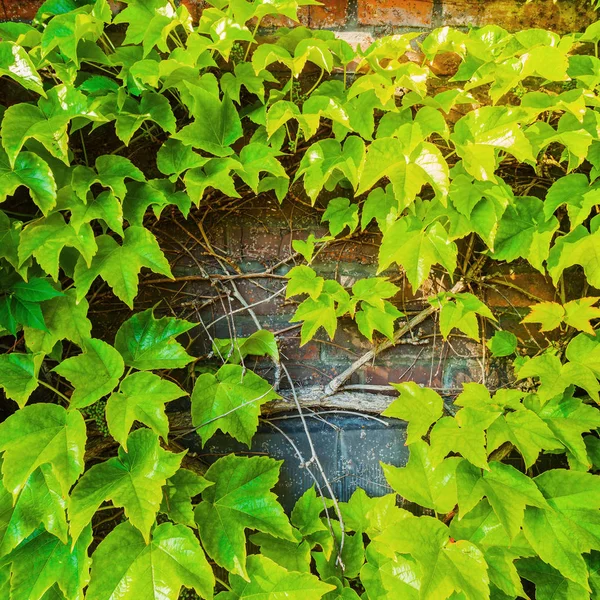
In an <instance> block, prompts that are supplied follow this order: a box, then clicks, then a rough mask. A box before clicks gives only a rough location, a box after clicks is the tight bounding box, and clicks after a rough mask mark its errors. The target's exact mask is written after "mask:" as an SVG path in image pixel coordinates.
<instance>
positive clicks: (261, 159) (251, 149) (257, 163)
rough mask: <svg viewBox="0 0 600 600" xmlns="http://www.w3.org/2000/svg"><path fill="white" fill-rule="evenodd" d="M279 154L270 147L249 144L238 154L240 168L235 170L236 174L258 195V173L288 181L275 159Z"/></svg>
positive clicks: (283, 170)
mask: <svg viewBox="0 0 600 600" xmlns="http://www.w3.org/2000/svg"><path fill="white" fill-rule="evenodd" d="M281 154H282V153H281V152H278V151H277V150H275V149H273V148H271V147H270V146H267V145H265V144H259V143H256V142H251V143H249V144H247V145H245V146H244V147H243V148H242V151H241V152H240V163H241V165H242V168H238V169H236V173H237V174H238V175H239V176H240V178H241V179H242V181H243V182H244V183H245V184H246V185H248V186H249V187H250V189H251V190H252V191H253V192H255V193H258V190H259V184H260V180H259V175H260V173H268V174H269V175H271V176H273V177H277V178H279V179H283V180H286V179H288V174H287V173H286V171H285V169H284V168H283V165H282V164H281V163H280V162H279V161H278V160H277V158H276V157H277V156H281Z"/></svg>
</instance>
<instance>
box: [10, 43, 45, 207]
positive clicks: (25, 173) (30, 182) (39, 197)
mask: <svg viewBox="0 0 600 600" xmlns="http://www.w3.org/2000/svg"><path fill="white" fill-rule="evenodd" d="M1 46H2V42H0V47H1ZM0 52H1V48H0ZM0 59H1V57H0ZM22 185H24V186H25V187H27V188H29V192H30V194H31V198H32V200H33V201H34V202H35V203H36V204H37V205H38V206H39V208H40V210H41V211H42V212H43V213H44V214H45V215H47V214H48V212H49V211H50V210H51V209H52V208H53V207H54V205H55V204H56V182H55V180H54V175H53V173H52V169H51V168H50V167H49V166H48V163H47V162H46V161H44V160H43V159H42V158H40V157H39V156H38V155H37V154H33V152H20V153H19V154H18V155H17V157H16V160H15V163H14V166H12V167H11V165H10V161H9V159H8V155H7V154H6V152H5V151H4V150H2V149H1V148H0V202H3V201H4V200H6V198H7V197H9V196H12V195H13V194H14V193H15V192H16V190H17V189H18V188H19V187H20V186H22Z"/></svg>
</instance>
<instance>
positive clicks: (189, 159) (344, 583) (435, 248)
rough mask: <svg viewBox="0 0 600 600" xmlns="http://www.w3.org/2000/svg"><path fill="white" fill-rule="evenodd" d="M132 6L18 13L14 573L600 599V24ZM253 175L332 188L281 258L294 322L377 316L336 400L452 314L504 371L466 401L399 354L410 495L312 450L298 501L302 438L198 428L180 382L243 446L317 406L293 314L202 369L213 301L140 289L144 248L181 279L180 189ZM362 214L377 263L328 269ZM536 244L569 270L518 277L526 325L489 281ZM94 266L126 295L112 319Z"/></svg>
mask: <svg viewBox="0 0 600 600" xmlns="http://www.w3.org/2000/svg"><path fill="white" fill-rule="evenodd" d="M122 4H123V5H124V6H123V7H122V10H121V11H120V12H117V13H114V12H113V10H112V8H111V5H109V3H108V2H107V0H77V1H74V0H67V1H65V0H48V1H46V2H45V3H44V4H43V5H42V6H41V8H40V9H39V11H38V14H37V16H36V18H35V20H34V21H33V22H32V23H31V24H27V23H16V22H4V23H0V78H1V79H0V81H1V85H0V202H1V203H2V210H1V211H0V338H1V340H0V341H1V342H2V354H1V355H0V388H1V389H2V393H3V396H4V399H3V406H2V409H3V411H4V412H3V417H4V418H3V421H2V422H1V423H0V465H1V469H0V473H1V480H0V597H1V598H6V599H8V600H42V599H43V600H50V599H56V600H82V599H83V598H88V599H89V600H117V599H119V600H133V599H135V600H140V599H141V600H146V599H148V600H150V599H156V598H159V597H160V598H163V599H169V600H176V599H177V598H196V597H199V598H205V599H212V598H213V597H216V598H218V599H220V600H238V599H244V598H248V599H250V598H264V599H271V600H275V599H276V598H283V597H285V598H294V599H300V598H301V599H302V600H313V599H314V600H318V599H321V598H322V599H326V600H335V599H339V600H352V599H359V598H360V599H362V600H386V599H389V600H396V599H398V598H403V599H404V598H406V599H408V600H413V599H414V600H446V599H451V600H488V599H493V600H504V599H517V598H532V597H535V598H537V599H538V600H546V599H548V600H549V599H551V598H554V599H557V598H561V599H565V600H583V599H588V598H598V597H600V526H599V523H600V512H599V511H600V477H599V475H598V472H599V471H600V438H599V436H598V432H599V431H600V412H599V411H598V399H599V392H600V383H599V380H600V335H598V325H599V323H600V321H599V319H600V309H599V308H598V307H597V306H596V305H597V301H598V298H597V295H596V293H595V291H596V290H597V289H598V288H600V217H599V216H598V206H600V187H599V185H600V184H599V183H598V178H599V176H600V96H599V89H600V60H599V59H598V43H599V42H600V23H596V24H593V25H591V26H590V27H589V28H587V29H586V30H585V31H584V32H573V33H571V34H568V35H565V36H562V37H561V36H559V35H557V34H555V33H553V32H550V31H545V30H541V29H531V30H524V31H519V32H515V33H509V32H508V31H506V30H504V29H502V28H500V27H498V26H495V25H490V26H486V27H483V28H472V29H470V30H469V31H462V30H458V29H452V28H447V27H445V28H441V29H437V30H435V31H432V32H431V33H429V34H428V35H426V36H425V37H424V38H422V39H418V38H417V35H416V34H412V33H410V34H401V35H400V34H398V35H392V36H388V37H382V38H380V39H378V40H377V41H375V42H373V43H372V44H371V45H370V46H369V47H368V48H365V49H362V48H353V47H351V46H350V45H349V44H348V43H347V42H345V41H344V40H341V39H338V38H336V36H335V35H334V34H333V33H332V32H329V31H321V30H315V29H309V28H306V27H301V26H297V27H293V28H288V27H280V28H278V29H277V31H276V32H274V33H272V35H269V36H268V37H263V36H262V35H261V32H262V31H263V28H262V27H263V25H268V24H269V23H273V22H277V21H278V20H279V21H280V20H281V19H287V20H288V21H289V20H292V21H297V19H298V9H299V8H301V7H303V6H306V5H311V4H318V3H317V2H314V1H313V0H253V1H248V0H231V1H229V0H209V2H208V3H207V5H206V7H205V8H204V9H203V10H202V13H201V15H200V18H199V23H197V24H196V23H193V21H192V18H191V16H190V14H189V12H188V10H187V9H186V7H185V6H184V5H183V4H179V3H175V2H173V1H172V0H125V2H123V3H122ZM415 51H418V52H420V53H421V55H422V59H421V60H419V61H414V60H411V57H413V58H414V56H415ZM448 53H450V54H452V55H453V56H454V58H455V59H456V71H455V73H454V74H453V76H452V77H450V78H447V80H446V81H444V86H443V89H441V88H440V87H439V86H436V77H435V75H434V67H435V62H436V59H437V58H438V57H440V56H442V55H447V54H448ZM97 130H100V134H96V133H95V132H96V131H97ZM94 135H101V136H103V138H104V139H106V140H109V142H110V143H109V145H107V146H106V148H104V147H102V146H100V149H98V148H95V147H92V145H91V144H90V143H88V142H89V140H91V139H92V137H93V136H94ZM111 143H112V145H110V144H111ZM139 148H143V149H144V151H145V153H146V154H148V148H152V149H153V150H152V151H151V152H149V154H150V159H151V160H150V164H146V163H143V162H139V163H138V158H137V157H136V156H135V152H136V149H139ZM517 168H518V169H521V170H522V171H521V172H525V173H527V177H526V179H527V184H526V185H522V184H521V183H519V182H517V181H516V180H515V179H513V178H511V177H510V173H511V172H512V171H514V170H515V169H517ZM248 190H250V192H251V193H252V195H254V196H257V195H261V194H271V195H272V196H273V197H274V198H276V199H277V200H278V201H279V202H280V203H289V202H292V201H293V198H294V197H296V196H297V194H300V195H301V196H302V197H303V199H304V200H303V201H304V204H305V205H306V206H307V207H311V206H315V207H317V209H318V210H319V212H320V217H321V228H320V230H317V227H316V226H315V231H312V232H308V233H309V234H308V235H307V236H296V237H297V239H294V240H293V241H292V244H291V245H292V248H293V250H294V253H293V254H291V255H290V258H289V259H288V260H286V261H284V263H282V264H279V265H277V266H285V268H286V269H287V270H286V276H285V279H286V294H285V295H286V301H287V302H289V303H291V304H293V305H294V312H293V314H292V315H291V317H290V322H291V323H292V324H295V326H298V327H300V328H301V334H300V344H301V345H304V344H307V343H309V342H311V341H313V343H314V340H315V339H318V338H316V336H317V335H323V334H325V335H328V336H329V337H330V338H331V339H333V338H334V337H335V335H336V332H337V330H338V323H339V322H340V319H345V320H346V322H347V323H348V322H350V323H353V324H352V327H355V328H356V330H357V332H358V333H359V335H361V336H363V337H364V338H365V340H366V341H365V343H366V344H367V345H370V350H369V351H368V352H367V353H366V354H365V355H364V356H363V357H360V358H359V359H358V360H357V362H356V363H355V364H354V365H353V366H352V367H350V369H349V370H348V371H346V372H344V373H341V374H339V375H338V376H337V377H336V378H334V379H333V380H332V381H331V382H330V383H329V384H328V385H327V386H326V387H325V388H324V389H323V390H321V396H320V398H321V400H327V398H328V397H331V396H333V395H335V393H336V392H337V391H338V390H339V389H340V388H341V387H342V386H343V385H344V383H345V382H346V381H347V379H348V378H349V376H350V375H351V374H352V373H354V372H355V371H356V370H357V369H358V368H360V367H361V366H362V365H364V364H366V363H367V362H369V361H370V360H371V359H373V358H374V357H375V356H376V355H377V354H378V353H379V352H383V351H384V350H385V349H386V348H389V347H390V346H392V345H394V344H395V343H397V342H398V341H400V339H401V338H402V337H403V336H404V335H406V334H408V333H410V332H412V331H413V330H414V328H415V327H416V326H417V325H419V324H420V323H422V322H423V321H425V320H426V319H431V318H432V319H433V320H434V323H435V328H436V329H435V335H437V332H438V330H439V333H440V335H441V337H442V338H443V340H448V343H450V342H451V340H452V339H453V338H455V337H456V336H462V337H466V338H468V339H469V340H471V342H472V343H473V344H480V345H481V348H482V349H483V350H484V357H485V356H486V353H487V356H489V354H491V355H492V357H493V358H495V359H501V360H503V361H504V364H505V366H506V369H507V370H508V371H509V372H510V373H511V378H510V384H507V385H505V386H503V387H501V388H499V389H490V388H489V387H487V386H486V385H484V384H482V383H477V382H471V383H465V384H464V385H463V386H462V388H461V389H460V390H459V392H458V393H457V394H455V395H454V396H455V397H454V398H453V399H452V400H453V401H452V402H450V401H449V398H448V397H446V396H442V395H441V394H440V393H439V391H438V390H435V389H432V388H428V387H422V386H420V385H417V383H415V382H413V381H403V382H397V381H391V382H389V383H390V390H391V391H393V393H394V396H393V397H391V398H390V399H389V402H388V404H389V406H388V407H387V408H386V409H385V411H384V412H383V416H384V417H386V418H390V419H397V420H400V421H402V422H403V423H405V424H406V439H405V440H400V439H399V440H398V444H402V443H404V441H405V442H406V445H407V447H408V451H409V454H410V457H409V459H408V462H407V463H406V464H405V465H402V466H398V465H389V464H382V465H381V469H382V472H383V474H384V476H385V479H386V481H387V483H388V485H389V489H390V490H391V493H389V494H387V495H384V496H381V497H372V498H371V497H368V496H367V494H366V493H365V492H364V491H363V490H361V489H357V490H356V491H355V492H354V494H353V495H352V496H351V497H350V498H349V499H348V500H347V501H346V502H341V501H339V499H336V498H334V497H333V496H332V494H331V488H330V486H328V482H327V481H326V478H325V477H324V475H323V473H322V472H319V471H318V470H316V471H313V470H311V469H312V467H313V466H314V465H316V464H318V453H316V452H315V453H314V454H313V456H312V457H308V458H309V459H308V460H303V462H302V467H304V468H306V469H307V470H308V471H309V472H310V473H311V474H313V475H314V474H315V473H316V475H314V481H315V485H314V486H312V487H311V488H309V489H307V490H306V491H304V493H303V494H302V496H301V497H300V498H299V499H298V500H297V502H296V504H295V506H294V508H293V510H292V511H291V514H289V515H288V514H286V512H285V511H284V509H283V507H282V506H281V504H280V503H279V501H278V498H277V496H276V494H275V493H274V492H273V488H274V487H275V485H276V484H277V482H278V480H279V477H280V468H281V462H280V461H277V460H275V459H273V458H271V457H268V456H242V455H239V456H238V455H235V454H233V453H232V454H228V455H226V456H222V457H221V458H218V459H217V460H215V461H213V462H212V464H211V465H210V466H207V465H206V464H204V463H203V462H202V461H201V460H200V459H199V457H197V456H192V453H188V452H187V451H186V449H185V448H184V447H183V446H182V445H181V444H180V443H179V439H180V438H181V437H182V435H183V434H180V433H179V432H180V431H181V428H180V429H178V430H176V431H175V428H174V427H173V418H174V417H173V415H174V414H179V413H177V412H176V411H173V410H171V406H172V405H173V404H174V403H178V404H182V405H185V406H188V407H189V409H188V410H187V414H186V418H187V420H186V421H185V423H186V426H187V428H189V429H188V430H187V433H191V434H193V435H194V436H198V443H199V444H200V445H202V446H204V445H205V444H206V443H207V442H208V441H209V440H210V439H211V438H212V437H213V436H214V435H215V434H216V433H217V432H218V431H220V432H221V433H222V434H224V435H228V436H230V437H231V438H234V439H235V440H237V441H238V442H240V443H241V444H245V445H247V446H250V444H251V442H252V439H253V436H254V435H255V433H256V431H257V428H258V425H259V420H260V419H261V414H262V407H263V405H268V404H269V403H272V402H274V401H280V400H281V397H282V396H283V395H286V396H288V399H290V401H293V399H295V400H296V402H297V404H296V405H294V406H297V408H298V409H299V410H302V409H301V406H300V402H299V401H298V398H297V395H296V392H295V390H294V389H293V382H292V381H291V378H289V379H290V382H289V383H291V384H292V385H291V387H292V392H293V393H289V392H288V390H285V391H284V390H283V389H282V388H281V387H280V380H281V379H282V373H285V374H288V371H287V368H286V366H285V361H286V357H285V355H284V353H283V352H282V353H280V351H279V339H278V335H276V334H275V332H271V331H268V330H265V329H263V328H262V327H259V328H258V331H257V332H255V333H253V334H251V335H248V336H246V337H243V338H240V337H236V336H235V335H233V333H234V332H232V335H231V336H230V337H228V338H218V337H217V338H210V343H209V345H210V347H211V357H212V358H215V359H217V360H218V362H219V367H218V369H211V367H210V364H211V363H210V361H209V360H208V358H207V357H201V356H195V355H194V344H193V343H192V342H193V341H194V339H197V338H198V337H199V336H204V335H205V334H206V335H208V330H205V329H201V328H200V327H199V324H198V323H197V322H195V321H191V320H189V319H191V317H189V316H188V318H187V319H186V318H183V316H182V315H181V314H177V313H175V312H174V311H171V310H168V309H167V307H166V306H164V305H160V306H155V307H153V308H147V305H146V308H145V309H144V310H140V304H139V302H138V299H139V291H140V277H141V274H142V273H144V274H147V273H148V272H151V273H154V274H156V277H157V279H158V280H159V281H163V280H164V281H166V282H168V281H173V280H174V279H175V277H174V275H173V273H174V271H175V267H176V264H175V261H173V260H172V258H171V257H170V256H169V254H168V253H167V251H166V249H165V248H164V247H161V245H160V243H159V241H158V238H157V236H156V235H155V230H154V229H153V227H154V225H155V224H156V222H157V221H158V220H159V219H160V218H161V216H162V215H163V213H165V214H171V215H174V217H173V218H174V219H175V221H176V222H177V223H178V224H179V225H180V226H181V227H182V228H183V229H185V227H186V220H187V219H188V218H189V217H192V218H193V217H194V215H195V213H196V212H197V211H198V209H199V207H201V206H203V205H204V204H205V203H208V202H211V201H212V199H214V198H215V197H220V198H226V199H227V200H228V202H233V203H235V202H241V201H240V200H237V199H239V198H241V197H242V194H243V193H248ZM197 224H198V227H197V228H196V229H197V230H198V231H199V235H202V236H203V238H204V242H203V243H205V244H206V249H207V252H208V253H209V254H211V253H212V254H211V255H212V256H213V257H215V256H216V257H217V258H218V260H220V261H221V263H220V264H221V266H223V268H224V270H225V271H226V273H227V274H226V275H220V277H225V278H227V277H228V276H229V275H231V273H230V272H229V271H228V270H227V265H228V266H229V267H230V266H231V265H230V264H229V263H227V260H226V259H227V257H226V256H225V255H223V254H222V253H217V252H216V251H215V250H214V249H213V248H212V246H211V245H210V243H209V242H208V240H207V239H206V235H205V232H204V230H203V229H202V223H201V222H197ZM366 234H369V235H370V236H371V238H370V239H372V240H375V242H374V243H375V246H376V247H377V252H376V255H377V256H376V262H377V269H376V270H377V273H374V274H373V276H371V277H368V278H364V279H359V280H356V281H352V282H350V284H349V283H348V281H347V280H344V279H342V278H340V277H339V276H337V274H336V276H332V275H331V272H330V271H327V270H326V269H322V266H323V262H322V261H321V260H320V256H321V255H322V254H321V253H323V252H325V251H326V250H327V248H328V247H329V246H330V245H331V244H335V243H336V242H339V241H340V240H342V241H346V240H349V239H352V238H355V237H357V236H361V235H366ZM194 235H195V234H194ZM199 243H200V242H199ZM170 259H171V260H170ZM292 262H294V263H295V264H294V265H293V266H292ZM507 265H508V266H507ZM524 265H526V266H527V268H528V269H530V271H537V272H539V273H540V274H541V275H542V276H544V277H546V278H547V280H548V281H549V282H552V284H553V285H554V286H555V288H556V290H557V293H556V295H555V297H554V299H553V300H552V301H550V300H548V299H543V298H539V297H537V295H536V294H535V292H536V290H533V292H531V291H529V292H527V294H526V295H528V297H529V298H531V306H530V307H529V309H526V310H522V311H521V312H520V313H519V320H521V321H522V326H521V327H520V328H513V329H514V330H512V331H511V327H510V326H506V325H505V324H504V321H503V320H502V319H501V315H500V314H499V313H498V311H496V310H494V309H493V307H492V306H488V305H487V304H486V295H485V291H486V290H488V289H490V288H496V289H498V286H502V285H504V286H505V287H511V286H512V287H515V286H516V284H515V283H511V281H510V280H508V279H506V278H505V279H502V278H501V277H500V278H499V277H498V275H497V273H498V272H500V271H499V269H505V271H504V272H506V269H511V268H513V267H514V268H517V267H518V268H521V267H523V266H524ZM175 272H176V271H175ZM268 274H272V271H269V272H268ZM211 275H212V276H213V277H212V280H213V283H214V282H215V281H218V280H219V279H218V277H216V276H214V274H204V273H201V274H200V276H202V277H206V278H208V279H211ZM572 282H575V283H576V285H572ZM215 285H216V283H215ZM408 287H410V288H411V290H412V293H413V295H416V296H418V297H419V298H420V299H421V300H422V308H421V309H420V311H419V312H418V313H417V314H414V313H411V312H410V311H409V310H407V309H406V307H405V306H404V303H403V302H402V294H403V292H404V290H405V289H408ZM517 287H518V286H517ZM282 291H283V290H282ZM234 292H235V294H238V295H239V293H238V291H237V288H235V286H234ZM579 292H581V293H579ZM235 294H234V295H235ZM98 296H104V297H108V298H110V299H111V302H113V304H114V305H116V306H118V307H120V308H122V309H123V311H121V312H120V313H119V314H124V311H126V310H129V311H131V313H130V314H129V315H128V316H127V318H124V319H123V322H120V323H118V324H117V327H116V328H115V331H110V328H107V327H106V322H105V320H104V318H101V317H99V316H98V314H97V313H96V312H94V311H93V310H92V309H91V308H90V307H91V306H92V305H94V303H95V302H96V300H97V298H98ZM236 297H238V296H236ZM169 308H171V307H169ZM246 308H248V307H247V306H246ZM517 312H519V311H517ZM523 331H526V332H527V334H526V335H524V334H523ZM492 334H493V335H492ZM185 336H188V337H187V339H186V337H185ZM534 342H535V343H534ZM254 360H258V361H265V362H269V363H272V365H273V367H274V368H273V369H272V371H271V372H270V374H265V372H262V371H261V373H262V375H261V374H259V372H256V371H257V369H254V370H253V368H252V365H253V364H254V363H253V362H252V361H254ZM288 377H289V374H288ZM184 431H186V430H185V428H184ZM321 475H323V477H322V478H321V479H320V477H321ZM414 506H417V507H418V510H411V511H409V510H407V507H413V508H414ZM249 541H250V542H252V543H253V545H254V546H253V548H255V549H257V550H252V551H249V550H248V542H249Z"/></svg>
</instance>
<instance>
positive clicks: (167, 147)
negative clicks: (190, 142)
mask: <svg viewBox="0 0 600 600" xmlns="http://www.w3.org/2000/svg"><path fill="white" fill-rule="evenodd" d="M206 162H207V159H206V158H204V157H203V156H200V155H199V154H196V153H195V152H194V151H193V150H192V148H191V147H190V146H186V145H185V144H183V143H182V142H180V141H179V140H175V139H173V138H169V139H168V140H167V141H166V142H165V143H164V144H163V145H162V146H161V147H160V149H159V150H158V154H157V155H156V166H157V167H158V170H159V171H160V172H161V173H163V174H164V175H169V176H170V179H171V181H174V180H175V181H176V180H177V178H178V177H179V176H180V175H181V174H182V173H183V172H184V171H187V170H188V169H194V168H195V167H201V166H203V165H204V164H206Z"/></svg>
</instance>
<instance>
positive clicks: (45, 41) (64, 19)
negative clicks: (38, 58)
mask: <svg viewBox="0 0 600 600" xmlns="http://www.w3.org/2000/svg"><path fill="white" fill-rule="evenodd" d="M111 17H112V14H111V11H110V8H109V7H108V6H107V5H106V3H105V2H96V3H94V4H93V5H92V6H89V5H88V6H82V7H81V8H79V7H76V9H75V10H71V11H68V12H65V13H59V14H57V15H55V16H54V17H53V18H52V19H51V20H50V21H49V22H48V24H47V26H46V28H45V29H44V33H43V34H42V44H41V48H42V54H43V55H44V56H46V55H47V54H48V53H49V52H50V51H51V50H53V49H54V48H56V47H57V46H58V47H59V48H60V51H61V53H62V54H64V55H65V56H66V57H67V58H69V59H70V60H72V61H73V62H74V63H75V64H76V65H77V66H79V57H78V55H77V47H78V44H79V41H80V40H82V39H84V38H86V39H90V38H91V39H93V40H96V39H98V38H99V37H100V36H101V35H102V31H103V29H104V24H105V23H110V21H111Z"/></svg>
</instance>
